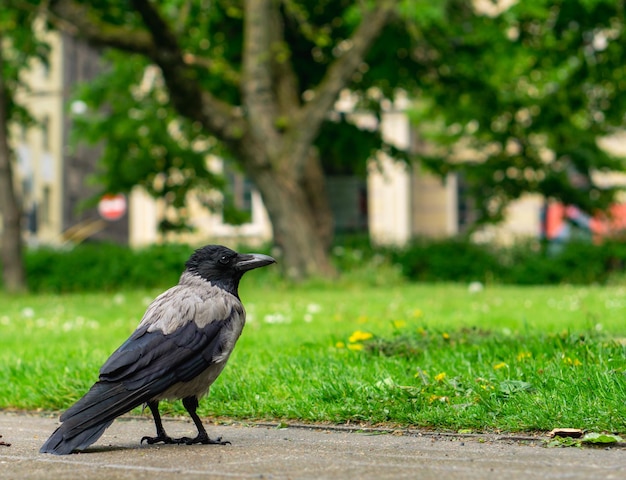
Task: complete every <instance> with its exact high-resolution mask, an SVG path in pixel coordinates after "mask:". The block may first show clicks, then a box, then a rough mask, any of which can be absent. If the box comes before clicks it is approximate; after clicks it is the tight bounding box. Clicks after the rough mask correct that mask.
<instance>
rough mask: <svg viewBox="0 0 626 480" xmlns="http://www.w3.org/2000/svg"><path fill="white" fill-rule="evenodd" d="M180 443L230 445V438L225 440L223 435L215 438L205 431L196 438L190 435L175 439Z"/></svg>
mask: <svg viewBox="0 0 626 480" xmlns="http://www.w3.org/2000/svg"><path fill="white" fill-rule="evenodd" d="M175 441H177V442H178V443H184V444H186V445H194V444H197V443H201V444H203V445H230V442H229V441H228V440H225V441H223V440H222V437H218V438H216V439H215V440H213V439H211V438H209V436H208V435H207V434H206V433H205V434H204V435H203V434H199V435H198V436H197V437H196V438H190V437H182V438H177V439H175Z"/></svg>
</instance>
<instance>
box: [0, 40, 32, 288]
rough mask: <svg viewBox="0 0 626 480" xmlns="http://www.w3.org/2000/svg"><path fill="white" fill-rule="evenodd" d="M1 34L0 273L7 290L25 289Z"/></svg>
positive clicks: (19, 218) (19, 217)
mask: <svg viewBox="0 0 626 480" xmlns="http://www.w3.org/2000/svg"><path fill="white" fill-rule="evenodd" d="M1 40H2V39H1V38H0V215H1V216H2V236H1V237H0V241H1V242H2V244H1V246H0V248H1V250H2V252H1V258H2V277H3V280H4V287H5V289H6V290H7V291H9V292H19V291H24V290H26V274H25V272H24V264H23V259H22V229H21V214H20V208H19V203H18V201H17V198H16V195H15V189H14V186H13V169H12V168H11V155H10V151H9V142H8V131H9V128H8V118H9V109H8V101H7V94H8V91H7V86H6V83H5V81H4V62H3V57H2V48H1V45H2V42H1Z"/></svg>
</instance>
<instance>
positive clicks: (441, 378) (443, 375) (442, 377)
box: [435, 372, 446, 382]
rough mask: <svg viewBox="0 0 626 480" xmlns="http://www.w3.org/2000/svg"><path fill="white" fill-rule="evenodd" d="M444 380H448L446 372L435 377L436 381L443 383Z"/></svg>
mask: <svg viewBox="0 0 626 480" xmlns="http://www.w3.org/2000/svg"><path fill="white" fill-rule="evenodd" d="M444 378H446V372H441V373H438V374H437V375H435V380H436V381H438V382H442V381H443V379H444Z"/></svg>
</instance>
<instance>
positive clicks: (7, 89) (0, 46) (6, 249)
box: [0, 8, 47, 292]
mask: <svg viewBox="0 0 626 480" xmlns="http://www.w3.org/2000/svg"><path fill="white" fill-rule="evenodd" d="M33 20H34V18H33V16H32V14H31V13H29V12H23V11H20V10H17V9H10V8H2V9H1V10H0V217H1V219H2V224H1V229H0V230H1V232H0V233H1V236H0V251H1V252H0V253H1V255H0V258H1V260H2V278H3V282H4V288H5V289H6V290H7V291H10V292H18V291H23V290H26V274H25V269H24V263H23V257H22V243H23V242H22V229H21V218H22V212H21V209H20V201H19V199H18V195H17V192H16V190H15V184H14V177H13V165H12V152H11V148H10V145H9V140H8V135H9V124H10V122H16V123H19V124H21V125H26V124H28V123H30V122H31V118H30V116H29V115H28V112H26V110H24V109H23V108H22V107H20V106H19V105H18V104H17V103H16V102H15V94H16V91H17V89H18V88H19V86H20V75H21V74H22V73H23V71H24V70H25V69H27V68H28V66H29V59H30V58H33V57H37V58H39V59H41V60H44V59H45V58H46V55H47V50H46V46H45V44H43V43H42V42H40V41H38V40H37V39H36V38H35V36H34V35H33V32H32V30H31V27H32V26H33V24H34V22H33Z"/></svg>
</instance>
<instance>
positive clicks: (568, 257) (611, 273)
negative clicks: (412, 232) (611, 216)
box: [390, 238, 626, 285]
mask: <svg viewBox="0 0 626 480" xmlns="http://www.w3.org/2000/svg"><path fill="white" fill-rule="evenodd" d="M546 247H547V246H546V245H542V244H541V243H540V242H539V241H536V240H533V241H528V242H520V243H517V244H515V245H513V246H510V247H501V246H500V247H498V246H493V245H483V244H475V243H472V242H470V241H469V240H467V239H463V238H448V239H441V240H426V239H417V240H414V241H413V242H411V244H410V245H408V246H406V247H404V248H398V249H392V250H390V256H391V261H392V262H394V263H396V264H398V265H400V267H401V269H402V272H403V274H404V275H405V277H406V278H408V279H409V280H413V281H416V280H417V281H428V282H431V281H435V282H436V281H449V282H471V281H479V282H495V283H505V284H518V285H545V284H564V283H569V284H593V283H598V284H604V283H607V282H610V281H612V280H613V279H615V278H618V277H620V276H623V272H624V268H625V266H626V242H623V241H619V240H611V241H607V242H604V243H602V244H601V245H596V244H593V243H590V242H584V241H580V242H573V241H572V242H569V243H565V244H562V245H560V246H559V248H558V249H552V250H551V249H549V248H546Z"/></svg>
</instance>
